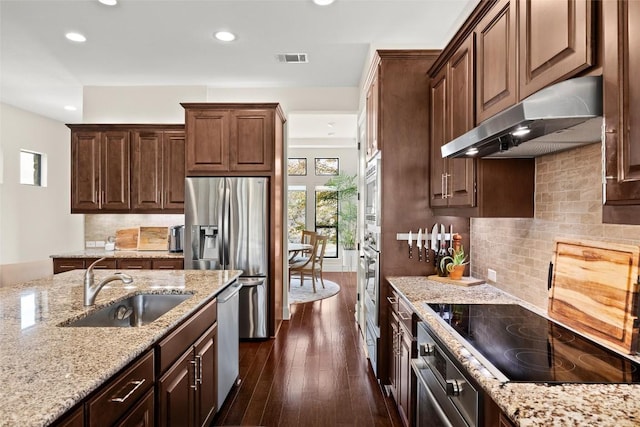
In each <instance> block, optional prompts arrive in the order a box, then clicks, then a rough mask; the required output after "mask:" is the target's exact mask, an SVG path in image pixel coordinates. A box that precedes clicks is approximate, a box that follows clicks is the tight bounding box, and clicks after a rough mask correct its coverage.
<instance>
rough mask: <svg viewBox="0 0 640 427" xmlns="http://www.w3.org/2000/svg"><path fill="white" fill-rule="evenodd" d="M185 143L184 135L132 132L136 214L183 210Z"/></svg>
mask: <svg viewBox="0 0 640 427" xmlns="http://www.w3.org/2000/svg"><path fill="white" fill-rule="evenodd" d="M184 139H185V138H184V132H183V131H163V130H149V131H146V130H145V131H133V137H132V147H133V148H132V153H131V157H132V169H131V181H132V188H131V204H132V209H133V211H135V212H161V211H175V212H176V213H180V212H182V211H183V210H184V178H185V171H184V170H185V169H184V168H185V163H184Z"/></svg>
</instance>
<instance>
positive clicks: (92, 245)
mask: <svg viewBox="0 0 640 427" xmlns="http://www.w3.org/2000/svg"><path fill="white" fill-rule="evenodd" d="M84 246H85V248H95V247H96V242H95V241H93V240H87V241H86V242H85V243H84Z"/></svg>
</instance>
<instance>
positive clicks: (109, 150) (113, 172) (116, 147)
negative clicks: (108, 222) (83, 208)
mask: <svg viewBox="0 0 640 427" xmlns="http://www.w3.org/2000/svg"><path fill="white" fill-rule="evenodd" d="M101 157H102V161H101V174H100V178H101V190H102V193H101V197H100V207H101V209H102V210H115V211H123V210H128V209H129V207H130V202H129V191H130V187H129V132H127V131H108V132H103V133H102V147H101Z"/></svg>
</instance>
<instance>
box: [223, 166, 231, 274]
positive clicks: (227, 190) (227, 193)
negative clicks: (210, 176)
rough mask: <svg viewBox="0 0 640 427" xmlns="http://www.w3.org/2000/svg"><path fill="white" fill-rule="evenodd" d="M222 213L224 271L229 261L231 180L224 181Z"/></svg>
mask: <svg viewBox="0 0 640 427" xmlns="http://www.w3.org/2000/svg"><path fill="white" fill-rule="evenodd" d="M222 209H223V210H224V212H223V216H224V218H223V220H222V235H223V242H224V245H223V248H222V250H223V254H222V256H223V266H224V269H225V270H226V269H227V268H228V267H229V264H230V259H229V244H230V242H231V241H230V240H229V236H230V233H229V228H231V180H230V179H229V178H226V179H225V180H224V203H223V204H222Z"/></svg>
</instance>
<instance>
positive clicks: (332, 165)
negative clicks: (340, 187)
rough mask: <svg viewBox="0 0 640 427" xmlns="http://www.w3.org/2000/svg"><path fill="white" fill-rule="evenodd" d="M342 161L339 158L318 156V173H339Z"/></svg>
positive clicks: (321, 174)
mask: <svg viewBox="0 0 640 427" xmlns="http://www.w3.org/2000/svg"><path fill="white" fill-rule="evenodd" d="M339 171H340V163H339V160H338V159H331V158H329V159H328V158H316V175H318V176H324V175H326V176H333V175H338V172H339Z"/></svg>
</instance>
